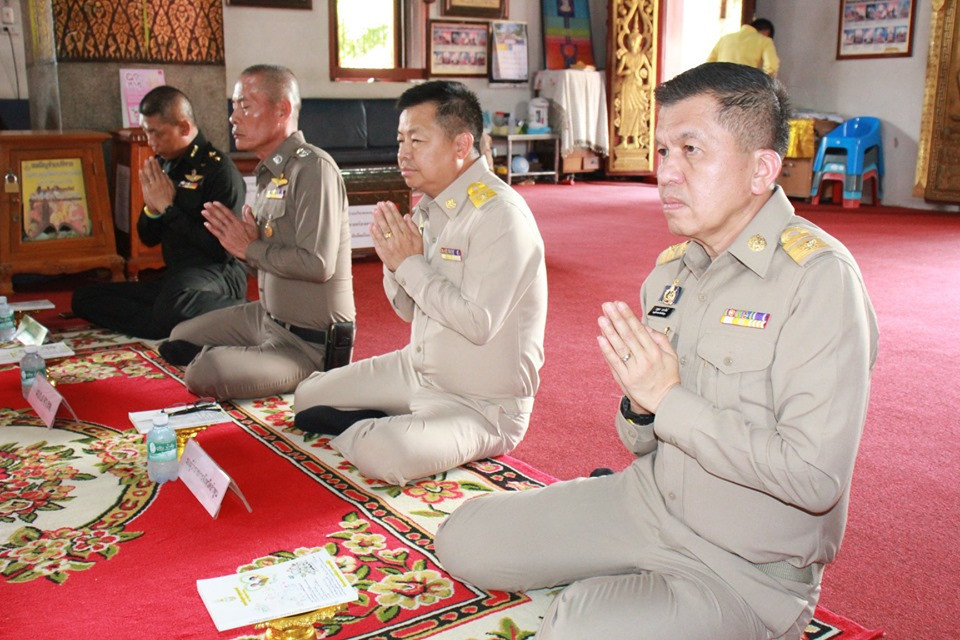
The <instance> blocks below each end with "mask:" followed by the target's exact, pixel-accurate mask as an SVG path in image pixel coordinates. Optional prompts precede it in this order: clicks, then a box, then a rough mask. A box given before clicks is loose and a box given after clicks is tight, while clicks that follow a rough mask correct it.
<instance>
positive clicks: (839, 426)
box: [654, 259, 877, 513]
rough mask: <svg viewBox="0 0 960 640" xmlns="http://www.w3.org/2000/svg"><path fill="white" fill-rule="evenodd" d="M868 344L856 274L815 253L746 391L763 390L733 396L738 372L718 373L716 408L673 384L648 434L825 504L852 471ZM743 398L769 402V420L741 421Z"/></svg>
mask: <svg viewBox="0 0 960 640" xmlns="http://www.w3.org/2000/svg"><path fill="white" fill-rule="evenodd" d="M876 347H877V331H876V319H875V316H874V315H873V310H872V307H871V306H870V302H869V300H868V298H867V296H866V292H865V291H864V288H863V284H862V282H861V280H860V276H859V274H858V273H857V272H856V270H855V269H854V268H853V267H852V266H851V265H849V264H847V263H846V262H844V261H842V260H840V259H825V260H818V261H816V262H814V263H813V264H811V265H808V266H807V267H806V268H805V271H804V273H803V275H802V276H801V280H800V282H799V285H798V288H797V290H796V295H795V296H794V298H793V301H792V304H791V308H790V312H789V317H788V318H787V320H786V321H785V323H784V324H783V326H782V328H781V333H780V335H779V336H778V338H777V340H776V344H775V346H773V347H772V349H771V355H772V360H769V361H768V366H769V372H768V373H765V374H764V375H765V378H764V379H766V380H767V382H766V383H764V384H761V386H762V387H765V389H763V390H762V391H759V392H757V393H755V394H754V395H758V394H759V395H762V396H766V398H763V397H753V396H749V397H746V398H743V399H741V398H740V397H739V396H740V395H742V394H743V388H742V387H740V386H738V381H737V378H736V376H737V375H739V374H738V373H728V374H723V373H719V376H718V379H717V380H716V385H715V386H716V387H717V388H718V389H719V388H721V387H722V388H724V389H726V390H727V391H726V394H727V395H726V396H724V397H725V398H726V400H723V401H722V402H721V403H720V404H721V406H722V407H723V408H718V407H717V406H716V404H714V403H712V402H711V401H710V400H708V399H706V398H703V397H701V396H699V395H697V393H696V392H695V391H693V390H691V389H689V388H686V387H683V386H677V387H674V388H673V389H671V390H670V391H669V392H668V393H667V395H666V396H665V398H664V400H663V402H662V403H661V404H660V406H659V407H658V408H657V415H656V420H655V422H654V427H655V430H656V434H657V436H658V437H659V438H661V439H662V440H664V441H666V442H668V443H670V444H673V445H674V446H676V447H678V448H680V449H681V450H683V451H684V452H685V453H687V454H688V455H690V456H692V457H693V458H695V459H696V460H697V462H698V463H699V464H700V465H702V466H703V468H704V469H706V470H707V471H708V472H709V473H712V474H714V475H716V476H718V477H721V478H724V479H727V480H729V481H731V482H735V483H737V484H740V485H743V486H746V487H752V488H754V489H756V490H758V491H762V492H763V493H765V494H768V495H770V496H773V497H775V498H777V499H779V500H781V501H783V502H785V503H787V504H791V505H794V506H796V507H799V508H801V509H804V510H806V511H809V512H811V513H823V512H826V511H827V510H829V509H830V508H831V507H833V505H835V504H836V502H837V501H838V500H839V499H840V497H841V495H842V493H843V491H844V487H845V486H847V484H848V483H849V480H850V477H851V475H852V472H853V463H854V458H855V456H856V452H857V447H858V444H859V440H860V433H861V429H862V425H863V423H864V418H865V413H866V408H867V398H868V395H869V388H870V373H871V369H872V366H873V363H874V360H875V358H876ZM758 364H759V363H758ZM702 366H703V367H704V369H705V370H706V369H710V367H711V365H710V364H709V363H706V362H704V363H702ZM698 375H699V374H698ZM707 375H709V374H707ZM730 396H734V397H733V399H731V398H730ZM745 400H746V401H754V402H758V401H759V402H766V403H769V404H770V405H771V406H770V409H771V412H772V413H771V415H772V418H771V419H772V420H773V424H769V425H768V424H754V423H751V422H750V421H748V420H746V419H745V418H744V415H743V414H742V413H741V409H742V407H743V405H744V401H745Z"/></svg>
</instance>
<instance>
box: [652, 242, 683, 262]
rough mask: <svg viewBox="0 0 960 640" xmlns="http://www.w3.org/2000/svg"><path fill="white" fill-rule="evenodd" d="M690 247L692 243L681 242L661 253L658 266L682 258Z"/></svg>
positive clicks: (658, 257)
mask: <svg viewBox="0 0 960 640" xmlns="http://www.w3.org/2000/svg"><path fill="white" fill-rule="evenodd" d="M689 245H690V241H689V240H687V241H686V242H680V243H678V244H674V245H671V246H669V247H667V248H666V249H664V250H663V251H661V252H660V255H659V256H657V266H660V265H661V264H666V263H668V262H673V261H674V260H676V259H677V258H679V257H681V256H682V255H683V254H685V253H686V252H687V247H688V246H689Z"/></svg>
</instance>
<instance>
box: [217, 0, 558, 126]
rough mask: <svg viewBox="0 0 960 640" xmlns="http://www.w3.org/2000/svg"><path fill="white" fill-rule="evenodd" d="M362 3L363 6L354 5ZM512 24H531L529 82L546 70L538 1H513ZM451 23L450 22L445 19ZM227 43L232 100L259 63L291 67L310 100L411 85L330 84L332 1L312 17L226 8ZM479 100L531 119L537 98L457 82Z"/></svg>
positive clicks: (434, 10) (385, 94)
mask: <svg viewBox="0 0 960 640" xmlns="http://www.w3.org/2000/svg"><path fill="white" fill-rule="evenodd" d="M355 1H357V2H360V1H362V0H355ZM429 6H430V17H431V18H441V17H442V16H440V2H433V3H432V4H431V5H429ZM509 11H510V15H509V19H510V20H512V21H516V22H526V23H527V38H528V47H529V49H528V54H529V61H530V77H531V80H532V78H533V73H534V72H535V71H536V70H537V69H539V68H541V67H542V65H543V36H542V35H541V31H540V21H541V20H540V2H539V0H512V1H511V2H510V3H509ZM444 19H447V20H449V19H451V18H444ZM223 22H224V39H225V49H226V67H227V85H228V86H227V97H229V95H230V94H231V93H232V92H233V83H234V81H235V79H236V77H237V76H238V75H239V74H240V72H241V71H243V69H245V68H246V67H248V66H250V65H252V64H258V63H273V64H282V65H285V66H287V67H289V68H290V69H291V70H292V71H293V72H294V74H296V76H297V79H298V80H299V81H300V91H301V93H302V94H303V97H305V98H396V97H399V95H400V94H401V93H403V91H404V89H406V88H407V87H408V86H409V85H408V84H406V83H402V82H372V83H366V82H331V81H330V62H329V60H330V53H329V52H330V49H329V40H328V33H329V32H328V26H327V25H328V23H329V6H328V0H313V9H312V10H310V11H304V10H294V9H260V8H251V7H236V6H225V7H224V8H223ZM457 80H461V81H463V83H464V84H466V85H467V86H468V87H470V88H471V89H472V90H473V91H474V92H476V94H477V96H478V97H479V98H480V103H481V105H483V108H484V110H486V111H490V112H493V111H509V112H510V113H514V114H524V116H525V115H526V113H527V104H528V102H529V101H530V98H531V97H532V95H533V93H532V90H531V87H530V85H529V84H524V85H519V86H518V87H517V86H512V85H510V86H504V85H501V84H491V83H489V82H487V80H486V79H482V80H481V79H473V78H457Z"/></svg>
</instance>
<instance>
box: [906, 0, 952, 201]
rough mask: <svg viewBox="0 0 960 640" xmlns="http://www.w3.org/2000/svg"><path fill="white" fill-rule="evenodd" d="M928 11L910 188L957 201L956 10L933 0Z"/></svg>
mask: <svg viewBox="0 0 960 640" xmlns="http://www.w3.org/2000/svg"><path fill="white" fill-rule="evenodd" d="M932 12H933V13H932V17H931V24H930V49H929V53H928V57H927V80H926V84H925V87H924V95H923V112H922V116H921V121H920V145H919V150H918V153H917V173H916V181H915V184H914V188H913V192H914V195H915V196H922V197H924V198H926V199H927V200H933V201H939V202H960V39H958V35H960V34H958V31H960V25H958V20H960V13H958V11H957V2H956V0H933V2H932Z"/></svg>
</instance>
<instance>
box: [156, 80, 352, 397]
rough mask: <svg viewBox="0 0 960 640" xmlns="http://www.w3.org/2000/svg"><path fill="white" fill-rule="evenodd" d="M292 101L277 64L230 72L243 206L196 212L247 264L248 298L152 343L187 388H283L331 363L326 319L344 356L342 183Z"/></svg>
mask: <svg viewBox="0 0 960 640" xmlns="http://www.w3.org/2000/svg"><path fill="white" fill-rule="evenodd" d="M299 112H300V90H299V87H298V85H297V80H296V78H295V77H294V75H293V73H291V72H290V70H289V69H286V68H284V67H276V66H271V65H256V66H253V67H250V68H248V69H246V70H245V71H244V72H243V73H242V74H241V75H240V80H239V81H238V82H237V85H236V88H235V89H234V94H233V114H232V115H231V116H230V122H231V123H232V124H233V136H234V138H235V140H236V144H237V148H238V149H240V150H241V151H252V152H254V153H255V154H256V156H257V158H259V159H260V163H259V164H258V165H257V168H256V178H257V199H256V203H255V206H254V211H251V210H250V208H249V207H245V208H244V213H243V219H242V220H240V219H237V218H236V217H234V216H233V215H232V214H230V212H229V210H228V209H227V208H226V207H225V206H223V205H222V204H221V203H219V202H213V203H208V204H207V205H206V206H205V208H204V217H205V218H206V220H207V221H206V227H207V228H208V229H209V230H210V232H211V233H213V234H214V236H216V237H217V238H218V239H219V240H220V243H221V244H222V245H223V247H224V249H226V250H227V252H229V253H230V254H231V255H233V256H236V257H237V258H240V259H241V260H243V261H244V263H245V264H246V265H247V266H248V267H250V268H252V269H256V270H257V284H258V288H259V292H260V299H259V301H257V302H251V303H247V304H244V305H240V306H238V307H232V308H229V309H221V310H218V311H214V312H210V313H207V314H204V315H202V316H199V317H197V318H194V319H192V320H188V321H186V322H182V323H180V324H179V325H177V326H176V327H175V328H174V330H173V332H172V333H171V334H170V341H168V342H166V343H164V344H162V345H161V346H160V353H161V355H163V357H164V358H166V359H167V360H168V361H169V362H171V363H173V364H177V365H187V370H186V374H185V379H186V383H187V388H188V389H190V390H191V391H192V392H194V393H196V394H198V395H209V396H214V397H216V398H221V399H223V398H257V397H263V396H268V395H273V394H278V393H288V392H290V391H293V390H294V388H296V386H297V384H298V383H299V382H300V381H301V380H303V379H304V378H306V377H307V376H308V375H309V374H310V373H312V372H313V371H316V370H317V369H323V368H325V367H329V366H331V359H330V357H329V356H330V355H332V354H333V350H332V348H331V347H330V346H328V341H329V339H330V338H331V332H332V331H333V330H334V329H336V330H337V331H338V333H340V332H344V330H345V337H343V339H342V340H341V345H340V347H341V348H340V349H339V351H338V353H339V354H340V356H343V359H345V360H349V347H350V345H352V335H353V334H352V323H353V320H354V317H355V314H356V312H355V309H354V302H353V278H352V272H351V254H350V250H351V249H350V226H349V220H348V218H347V194H346V189H345V187H344V185H343V179H342V178H341V177H340V169H339V168H338V167H337V165H336V163H335V162H334V161H333V159H332V158H331V157H330V156H329V155H327V153H326V152H325V151H323V150H321V149H319V148H317V147H315V146H313V145H310V144H307V143H306V142H305V141H304V138H303V133H302V132H301V131H298V129H297V122H298V116H299ZM254 212H255V214H254ZM337 325H339V326H337ZM344 341H347V342H348V343H349V344H347V345H346V349H345V350H344V348H343V344H342V343H343V342H344ZM331 345H332V343H331ZM333 364H340V363H339V362H337V363H333Z"/></svg>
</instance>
